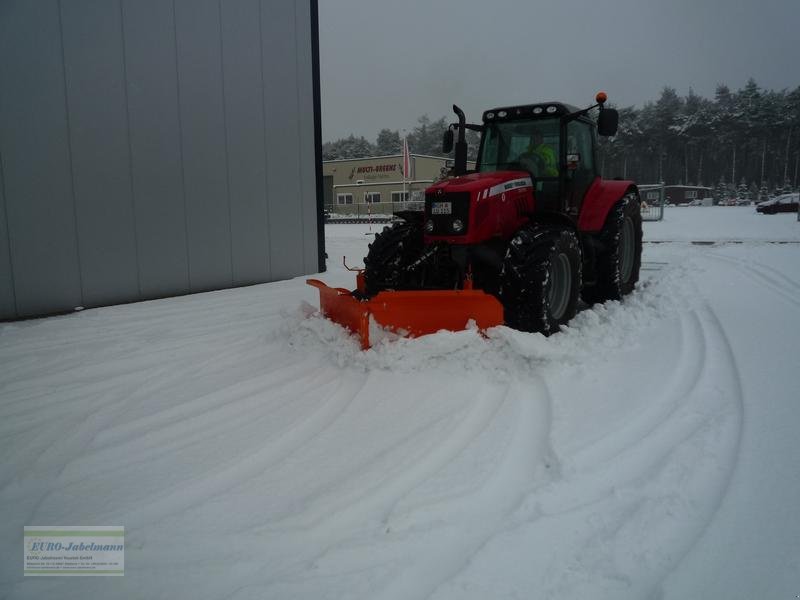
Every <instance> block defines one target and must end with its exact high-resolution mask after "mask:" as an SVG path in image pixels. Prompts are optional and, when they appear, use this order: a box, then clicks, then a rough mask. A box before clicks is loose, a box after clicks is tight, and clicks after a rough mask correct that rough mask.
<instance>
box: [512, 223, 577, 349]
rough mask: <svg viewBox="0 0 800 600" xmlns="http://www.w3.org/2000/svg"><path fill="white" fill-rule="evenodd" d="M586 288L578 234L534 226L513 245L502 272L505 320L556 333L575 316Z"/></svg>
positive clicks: (522, 327) (521, 327)
mask: <svg viewBox="0 0 800 600" xmlns="http://www.w3.org/2000/svg"><path fill="white" fill-rule="evenodd" d="M580 289H581V250H580V243H579V242H578V238H577V236H576V235H575V233H574V232H572V231H569V230H554V229H548V228H539V227H531V228H525V229H522V230H520V231H519V232H518V233H517V234H516V235H515V236H514V238H512V240H511V242H510V243H509V245H508V250H507V252H506V256H505V260H504V262H503V270H502V272H501V274H500V300H501V301H502V303H503V309H504V314H505V322H506V325H508V326H509V327H513V328H514V329H519V330H520V331H538V332H541V333H543V334H544V335H550V334H552V333H555V332H556V331H558V330H559V328H560V327H561V325H565V324H566V323H567V322H568V321H569V320H570V319H571V318H572V317H574V316H575V312H576V310H577V305H578V297H579V296H580Z"/></svg>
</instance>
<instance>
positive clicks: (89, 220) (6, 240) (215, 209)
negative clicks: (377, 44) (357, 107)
mask: <svg viewBox="0 0 800 600" xmlns="http://www.w3.org/2000/svg"><path fill="white" fill-rule="evenodd" d="M318 48H319V47H318V27H317V5H316V0H62V1H58V0H35V1H30V0H3V1H2V2H0V319H9V318H15V317H25V316H32V315H42V314H49V313H55V312H61V311H67V310H71V309H73V308H75V307H78V306H84V307H90V306H100V305H106V304H113V303H118V302H126V301H132V300H138V299H146V298H156V297H163V296H171V295H178V294H184V293H189V292H197V291H204V290H210V289H217V288H225V287H232V286H238V285H246V284H252V283H259V282H265V281H272V280H276V279H285V278H289V277H293V276H297V275H302V274H305V273H313V272H316V271H318V270H323V269H324V260H323V259H324V242H323V237H322V226H323V225H322V218H321V214H322V203H323V198H322V174H321V139H320V106H319V59H318V55H319V50H318Z"/></svg>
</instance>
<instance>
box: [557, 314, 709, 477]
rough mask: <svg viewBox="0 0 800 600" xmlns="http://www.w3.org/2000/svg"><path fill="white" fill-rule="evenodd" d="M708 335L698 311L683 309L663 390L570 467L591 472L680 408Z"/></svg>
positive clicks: (699, 371)
mask: <svg viewBox="0 0 800 600" xmlns="http://www.w3.org/2000/svg"><path fill="white" fill-rule="evenodd" d="M707 352H708V349H707V345H706V338H705V335H704V332H703V328H702V325H701V322H700V318H699V316H698V315H697V313H696V312H691V313H688V314H687V313H681V314H680V321H679V345H678V348H677V353H678V362H677V364H676V367H675V371H674V373H673V375H672V376H671V377H670V378H669V381H668V383H667V385H666V386H665V388H664V391H663V392H661V393H660V394H659V395H658V396H657V399H656V400H655V401H653V402H652V403H651V405H650V406H647V407H645V409H644V410H643V411H642V412H641V413H640V414H637V415H636V416H635V418H634V419H633V420H630V421H625V422H624V423H622V424H621V425H620V427H619V428H618V429H616V430H615V431H613V432H610V433H609V435H606V436H605V437H604V438H602V439H600V440H598V441H597V442H595V443H593V444H591V445H590V446H589V447H587V448H584V449H582V450H580V451H578V452H577V453H576V454H575V455H574V456H573V457H570V460H569V468H571V469H575V470H576V471H578V472H583V471H585V472H588V471H591V470H593V469H595V468H596V467H597V466H598V465H600V464H603V463H606V462H609V461H611V460H613V459H614V458H616V457H618V456H620V455H621V454H623V453H624V452H630V451H631V450H632V449H633V448H635V447H636V446H637V445H638V444H639V443H641V442H642V441H643V440H645V439H647V437H648V436H649V435H651V434H652V433H654V432H655V431H657V430H658V428H659V427H660V426H661V425H662V424H663V422H664V421H665V420H666V419H668V418H669V417H670V416H672V415H673V414H674V413H675V411H677V410H679V409H680V408H681V401H682V400H683V399H684V398H686V397H687V396H689V395H690V394H691V393H692V392H693V391H694V390H695V388H696V387H697V385H698V383H699V381H700V379H701V377H702V375H703V369H704V367H705V364H706V360H707V358H706V354H707Z"/></svg>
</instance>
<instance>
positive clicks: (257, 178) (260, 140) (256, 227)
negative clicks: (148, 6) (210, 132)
mask: <svg viewBox="0 0 800 600" xmlns="http://www.w3.org/2000/svg"><path fill="white" fill-rule="evenodd" d="M221 6H222V59H223V74H224V81H223V83H224V89H225V115H226V123H227V139H226V143H227V149H228V174H229V191H230V209H231V236H232V244H231V246H232V248H231V249H232V254H233V283H234V284H235V285H243V284H249V283H256V282H259V281H266V280H268V279H269V278H270V275H271V273H270V266H269V263H270V254H269V214H268V211H267V159H266V150H265V141H264V93H263V86H262V72H261V14H260V4H259V0H223V2H222V5H221Z"/></svg>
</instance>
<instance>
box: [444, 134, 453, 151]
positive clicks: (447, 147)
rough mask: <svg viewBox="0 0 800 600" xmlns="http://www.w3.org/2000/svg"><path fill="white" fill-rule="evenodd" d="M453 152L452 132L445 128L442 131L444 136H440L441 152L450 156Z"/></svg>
mask: <svg viewBox="0 0 800 600" xmlns="http://www.w3.org/2000/svg"><path fill="white" fill-rule="evenodd" d="M452 151H453V130H452V129H450V128H447V129H445V130H444V135H443V136H442V152H443V153H445V154H450V152H452Z"/></svg>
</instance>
